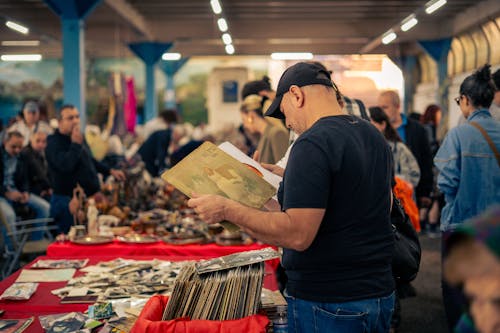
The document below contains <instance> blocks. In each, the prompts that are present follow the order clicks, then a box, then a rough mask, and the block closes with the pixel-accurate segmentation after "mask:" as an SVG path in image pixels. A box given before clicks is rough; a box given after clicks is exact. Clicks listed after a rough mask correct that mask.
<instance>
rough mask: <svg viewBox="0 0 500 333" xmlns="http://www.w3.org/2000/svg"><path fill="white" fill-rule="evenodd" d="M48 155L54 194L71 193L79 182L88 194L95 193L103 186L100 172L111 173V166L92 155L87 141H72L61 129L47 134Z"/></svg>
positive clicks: (70, 194)
mask: <svg viewBox="0 0 500 333" xmlns="http://www.w3.org/2000/svg"><path fill="white" fill-rule="evenodd" d="M45 156H46V158H47V162H48V165H49V175H50V180H51V183H52V189H53V193H54V194H58V195H65V196H70V197H71V196H73V189H74V188H75V187H76V184H77V183H78V184H80V186H81V187H82V188H83V190H84V191H85V194H86V195H87V196H90V195H93V194H94V193H96V192H98V191H99V190H100V184H99V178H98V177H97V173H98V172H100V173H102V174H103V175H104V176H105V177H106V176H108V175H109V168H107V167H106V166H104V165H102V164H101V163H99V162H97V161H96V160H95V159H94V158H93V157H92V153H91V152H90V149H89V147H88V145H87V143H86V142H85V141H84V142H83V144H77V143H74V142H71V137H70V136H69V135H63V134H61V133H60V132H59V130H56V132H55V133H54V134H52V135H49V137H48V138H47V148H46V149H45Z"/></svg>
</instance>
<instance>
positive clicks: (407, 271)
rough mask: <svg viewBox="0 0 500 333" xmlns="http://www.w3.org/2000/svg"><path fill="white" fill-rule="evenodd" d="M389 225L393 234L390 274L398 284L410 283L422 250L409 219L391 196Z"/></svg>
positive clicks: (415, 274) (418, 265)
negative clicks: (390, 224)
mask: <svg viewBox="0 0 500 333" xmlns="http://www.w3.org/2000/svg"><path fill="white" fill-rule="evenodd" d="M393 197H394V199H393V202H392V211H391V223H392V229H393V232H394V254H393V257H392V274H393V275H394V277H395V278H396V281H399V282H410V281H412V280H414V279H415V277H416V276H417V273H418V270H419V268H420V258H421V255H422V250H421V248H420V242H419V240H418V235H417V232H416V231H415V229H414V228H413V225H412V224H411V221H410V217H409V216H408V214H406V212H405V210H404V208H403V206H402V205H401V203H400V202H399V200H398V199H397V198H396V197H395V196H393Z"/></svg>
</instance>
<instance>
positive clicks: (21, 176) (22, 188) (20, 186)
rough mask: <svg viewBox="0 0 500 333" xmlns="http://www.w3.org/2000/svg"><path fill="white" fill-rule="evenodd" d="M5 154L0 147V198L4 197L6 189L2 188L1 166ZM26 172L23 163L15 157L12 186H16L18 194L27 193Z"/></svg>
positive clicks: (2, 166) (2, 168) (2, 167)
mask: <svg viewBox="0 0 500 333" xmlns="http://www.w3.org/2000/svg"><path fill="white" fill-rule="evenodd" d="M4 153H5V148H4V146H3V145H2V146H0V197H5V192H6V190H7V189H6V188H5V187H4V186H3V181H4V174H3V171H4V165H3V156H4ZM27 179H28V177H27V172H26V166H25V164H24V161H23V160H22V159H21V158H19V156H18V157H17V164H16V171H15V173H14V185H15V186H16V188H17V190H18V191H19V192H27V191H28V190H29V186H28V181H27Z"/></svg>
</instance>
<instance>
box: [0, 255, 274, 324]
mask: <svg viewBox="0 0 500 333" xmlns="http://www.w3.org/2000/svg"><path fill="white" fill-rule="evenodd" d="M89 248H90V247H89ZM102 253H106V252H101V255H97V254H92V255H88V256H86V255H81V254H80V255H70V254H67V255H61V256H54V255H52V256H50V257H49V256H42V257H38V258H37V259H36V260H34V261H33V262H31V263H30V264H28V265H26V266H25V267H24V268H29V267H30V266H32V265H33V264H34V263H35V262H36V261H38V260H41V259H81V258H88V259H89V263H88V265H93V264H96V263H98V262H100V261H109V260H113V259H116V258H117V256H116V255H108V253H106V254H107V255H102ZM120 257H121V258H126V259H136V260H149V259H154V258H156V259H161V260H171V261H182V260H200V259H206V258H208V257H207V256H161V255H145V256H138V255H135V256H132V255H120ZM265 270H266V275H265V277H264V287H265V288H268V289H271V290H277V289H278V286H277V282H276V276H275V274H274V272H275V267H274V265H273V264H271V263H270V262H266V269H265ZM19 274H20V271H17V272H15V273H14V274H12V275H11V276H9V277H7V278H6V279H4V280H2V281H1V282H0V294H2V293H3V292H4V291H5V289H7V288H8V287H9V286H10V285H11V284H12V283H14V282H15V280H16V279H17V277H18V276H19ZM82 274H83V273H80V272H79V271H77V273H76V276H79V275H82ZM65 285H66V282H43V283H40V285H39V286H38V289H37V291H36V292H35V293H34V294H33V296H31V299H29V300H27V301H7V300H0V309H2V310H4V311H5V313H4V315H3V316H2V318H5V319H15V318H26V317H31V316H37V317H38V316H40V315H45V314H53V313H65V312H72V311H79V312H82V311H85V310H87V308H88V305H89V304H60V303H59V297H57V296H54V295H52V294H51V293H50V292H51V290H53V289H58V288H62V287H64V286H65ZM25 332H30V333H34V332H43V330H42V327H41V326H40V323H39V321H38V318H36V320H35V322H34V323H32V324H31V325H30V326H29V328H28V329H27V330H26V331H25Z"/></svg>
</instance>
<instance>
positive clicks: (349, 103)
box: [0, 62, 500, 333]
mask: <svg viewBox="0 0 500 333" xmlns="http://www.w3.org/2000/svg"><path fill="white" fill-rule="evenodd" d="M498 88H500V70H499V71H496V72H495V73H494V74H493V75H492V74H491V71H490V66H489V65H485V66H484V67H482V68H480V69H479V70H477V71H476V72H474V73H473V74H472V75H470V76H468V77H467V78H466V79H465V80H464V81H463V83H462V84H461V86H460V94H459V96H458V97H457V98H456V102H457V104H458V105H459V107H460V110H461V112H462V114H463V116H464V118H465V119H466V122H465V123H463V124H462V125H460V126H457V127H455V128H453V129H451V130H450V131H449V132H448V133H447V134H446V136H445V137H444V139H443V140H441V139H440V138H439V137H438V135H437V132H438V128H439V127H440V126H442V124H441V118H442V110H441V108H440V107H439V106H438V105H434V104H431V105H429V106H428V107H427V108H426V110H425V112H423V114H422V115H421V117H420V119H419V120H415V119H413V118H410V117H408V116H406V115H405V114H404V113H403V112H402V110H401V101H400V97H399V95H398V93H397V92H395V91H384V92H382V93H381V94H380V95H379V98H378V105H377V106H373V107H370V108H369V109H368V111H367V109H366V108H365V106H364V104H363V103H362V102H361V101H359V100H356V99H350V98H348V97H346V96H343V95H342V93H341V92H340V91H339V89H338V88H337V86H336V85H335V83H334V82H333V81H332V78H331V72H330V71H328V70H327V69H326V68H325V67H324V66H323V65H322V64H320V63H317V62H300V63H297V64H295V65H293V66H291V67H289V68H288V69H287V70H286V71H285V72H284V73H283V75H282V76H281V78H280V80H279V83H278V86H277V90H276V91H273V90H272V89H271V85H270V82H269V79H268V78H266V77H265V78H263V79H262V80H256V81H251V82H248V83H247V84H246V85H245V86H244V88H243V90H242V96H241V97H242V103H241V104H240V108H239V111H240V115H241V121H242V125H241V126H240V127H239V128H238V129H236V128H234V129H232V130H231V131H226V132H222V133H212V134H208V133H207V132H206V130H205V128H204V127H203V126H200V127H197V128H193V127H192V126H190V125H189V124H182V123H181V122H180V119H179V117H178V114H177V113H176V111H175V110H164V111H162V112H160V114H159V117H158V118H155V119H153V120H151V121H150V122H148V123H146V124H145V125H144V126H143V127H142V136H141V139H140V140H136V142H135V143H134V144H131V145H129V146H128V147H126V148H127V149H125V148H124V147H122V146H121V143H120V144H118V147H119V148H117V149H115V150H114V151H113V152H112V153H113V154H109V155H108V156H107V159H106V158H104V159H103V160H101V161H97V160H96V158H95V157H94V156H93V154H92V149H91V147H89V145H88V144H87V142H86V139H85V135H84V134H83V133H82V130H81V128H80V119H79V116H80V115H79V110H78V109H77V108H75V107H74V106H72V105H64V106H63V107H61V109H60V110H59V112H58V114H57V127H56V128H52V127H51V126H49V125H48V124H47V123H46V122H44V121H41V120H40V119H39V118H40V112H39V108H38V105H37V103H36V102H34V101H29V102H27V103H25V105H24V107H23V110H22V117H21V118H20V119H18V121H16V122H15V123H14V124H12V125H11V126H9V127H8V128H7V129H5V130H4V132H3V135H2V137H3V139H2V146H1V148H0V154H1V155H0V157H1V160H0V162H1V163H0V208H1V213H2V215H3V217H4V218H5V220H6V221H7V223H9V225H11V226H13V227H15V223H16V220H17V219H18V218H19V216H17V215H18V211H19V207H20V206H27V207H29V208H30V209H32V211H33V214H34V216H35V217H49V216H50V217H52V218H54V219H55V221H56V224H57V225H58V227H59V229H60V231H61V232H63V233H67V232H68V231H69V228H70V227H71V225H72V224H73V215H74V214H75V211H76V210H77V209H78V205H79V201H78V198H77V197H76V196H75V195H74V193H75V192H74V191H75V188H77V187H81V188H82V189H83V191H84V193H85V195H86V196H88V197H91V196H92V195H94V194H95V193H97V192H98V191H99V190H100V185H101V183H102V178H101V177H100V176H99V175H102V177H107V176H112V177H114V178H115V179H116V180H118V181H123V180H125V173H124V172H123V170H120V168H119V166H120V164H119V163H117V161H120V160H126V159H127V158H131V157H132V156H140V158H141V159H142V160H143V161H144V163H145V168H146V170H147V171H148V172H149V173H150V174H151V175H152V176H153V177H157V176H159V175H160V174H161V172H162V171H163V170H165V169H167V168H169V167H172V166H174V165H175V164H176V163H177V162H179V161H180V160H181V159H182V158H183V157H185V156H187V155H188V154H189V153H190V152H191V151H192V150H194V149H195V148H196V147H198V146H199V145H200V144H201V143H202V142H203V141H206V140H210V141H214V142H216V141H226V140H227V141H233V143H235V144H236V145H237V146H238V147H239V148H241V149H242V150H243V151H244V152H245V153H247V154H249V155H250V156H253V158H254V159H255V160H257V161H258V162H260V163H261V164H262V165H263V166H264V167H265V168H267V169H269V170H270V171H271V172H273V173H276V174H278V175H280V176H282V177H283V180H282V182H281V184H280V187H279V190H278V194H277V199H278V200H277V201H274V200H272V201H270V202H269V203H267V204H266V206H265V207H264V208H263V209H260V210H259V209H254V208H250V207H247V206H245V205H243V204H241V203H237V202H235V201H232V200H230V199H228V198H224V197H220V196H216V195H204V194H200V195H197V196H195V197H193V198H192V199H190V200H189V201H188V205H189V206H190V207H192V208H193V209H194V210H195V211H196V212H197V213H198V214H199V215H200V217H201V218H202V219H203V220H205V221H206V222H207V223H217V222H220V221H224V220H226V221H230V222H233V223H235V224H237V225H238V226H240V227H241V228H242V230H243V231H244V232H246V233H247V234H249V235H250V236H252V237H254V238H256V239H258V240H260V241H263V242H265V243H268V244H272V245H275V246H279V247H282V248H283V257H282V262H281V267H280V268H279V270H278V274H277V275H278V277H279V280H280V281H279V282H280V290H281V291H282V292H283V294H284V296H285V297H286V300H287V303H288V330H289V332H312V331H315V330H316V331H318V330H319V331H322V332H327V331H334V332H349V333H351V332H389V331H391V330H392V331H397V330H398V327H399V324H400V319H401V318H400V307H399V298H400V297H401V295H400V293H399V292H398V290H399V288H398V287H399V284H400V283H401V282H400V281H398V280H397V279H395V277H394V276H393V273H392V267H391V265H392V257H393V249H394V234H393V227H392V225H391V207H392V203H393V201H394V200H395V199H396V197H397V196H396V197H395V196H394V195H395V193H398V195H401V194H400V193H403V192H404V193H405V194H404V195H405V197H404V198H398V199H400V200H401V202H402V203H403V206H404V208H405V210H406V211H407V213H408V215H411V218H412V223H413V227H414V228H415V230H417V231H419V232H420V233H421V234H427V235H429V236H430V237H441V238H442V242H443V251H442V256H443V264H444V270H443V271H444V275H443V276H444V278H443V281H442V288H443V301H444V307H445V310H446V315H447V319H448V326H449V328H450V331H451V330H453V328H454V327H455V326H457V325H458V326H457V327H461V329H463V328H464V327H466V328H467V329H475V330H476V331H478V332H494V330H491V329H492V328H495V329H496V330H498V328H499V327H500V326H499V325H500V324H499V323H498V320H496V321H495V319H494V318H500V310H499V309H498V299H499V297H500V295H499V294H498V290H500V287H499V286H500V285H499V283H500V282H499V279H498V277H499V276H500V274H499V272H500V268H499V267H500V264H499V258H498V256H499V252H498V244H500V239H499V228H500V217H499V215H498V214H499V210H498V208H496V209H495V208H494V210H493V211H492V212H490V213H488V214H489V215H486V217H479V218H477V217H476V216H480V214H484V213H485V212H486V211H487V210H488V208H489V207H490V206H492V205H495V204H499V203H500V155H499V153H498V147H500V124H499V122H498V120H497V119H495V118H494V117H495V116H496V114H495V112H496V111H495V110H498V107H499V105H500V91H499V89H498ZM235 112H237V111H236V110H235ZM116 157H117V158H116ZM401 184H403V185H401ZM397 186H404V188H405V189H408V190H405V191H395V187H397ZM410 211H413V213H414V214H411V213H410ZM475 217H476V218H475ZM474 218H475V219H476V221H475V222H474V221H472V222H469V223H465V222H464V221H466V220H469V219H474ZM485 221H486V222H485ZM471 230H472V231H471ZM480 230H487V231H488V232H487V235H488V238H487V240H485V238H484V237H483V236H482V235H484V233H481V231H480ZM450 235H451V236H450ZM460 235H462V236H460ZM37 237H40V235H32V238H33V239H36V238H37ZM477 239H479V242H478V241H477ZM464 244H465V245H464ZM484 244H486V245H484ZM492 244H493V245H492ZM490 245H492V246H490ZM485 251H486V252H485ZM465 253H469V254H470V255H468V256H466V255H465ZM484 253H488V254H489V257H488V258H489V259H488V260H489V261H487V262H482V261H481V264H483V265H484V267H483V268H481V269H477V271H474V272H475V273H474V274H473V273H471V272H466V271H467V270H466V269H464V267H465V266H464V265H465V264H464V262H466V260H465V259H466V258H465V257H467V258H468V259H470V260H472V261H470V260H469V261H468V262H469V263H470V262H474V261H473V259H471V258H476V257H473V254H474V255H477V256H479V255H480V254H484ZM462 257H464V262H462ZM478 281H479V282H478ZM481 281H482V283H484V285H486V286H489V287H490V288H487V289H486V291H485V289H481V288H479V287H478V286H480V285H481V284H480V283H481ZM457 284H459V285H460V286H463V287H464V288H461V287H460V286H459V287H458V288H457ZM494 286H496V288H495V287H494ZM487 290H490V291H491V292H489V293H488V292H487ZM464 291H465V294H464ZM464 295H467V296H468V297H469V298H472V301H471V302H465V300H464V299H465V297H464ZM495 302H496V303H495ZM485 304H490V306H491V307H490V308H488V309H487V310H485V307H486V306H487V305H485ZM495 304H496V305H495ZM495 306H496V308H495ZM467 309H471V311H470V312H469V314H468V315H467V316H465V317H462V314H463V313H464V311H465V310H467ZM495 309H496V310H495ZM486 323H487V324H486ZM495 325H496V326H495ZM471 332H472V331H471Z"/></svg>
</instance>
